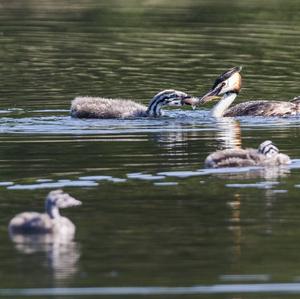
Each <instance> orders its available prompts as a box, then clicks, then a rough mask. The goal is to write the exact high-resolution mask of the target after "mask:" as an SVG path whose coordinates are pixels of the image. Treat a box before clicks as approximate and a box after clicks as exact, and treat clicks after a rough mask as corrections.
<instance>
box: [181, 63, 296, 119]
mask: <svg viewBox="0 0 300 299" xmlns="http://www.w3.org/2000/svg"><path fill="white" fill-rule="evenodd" d="M241 70H242V68H241V67H234V68H232V69H230V70H228V71H226V72H225V73H223V74H222V75H221V76H219V77H218V78H217V79H216V81H215V83H214V85H213V87H212V88H211V90H209V91H208V92H207V93H206V94H205V95H204V96H202V97H201V98H189V99H186V100H184V103H185V104H188V105H193V106H197V105H200V104H204V103H207V102H210V101H212V100H214V99H216V98H217V99H220V98H221V99H220V100H219V102H218V103H217V104H216V105H215V106H214V107H213V108H212V110H211V115H212V116H213V117H224V116H225V117H227V116H230V117H234V116H290V115H297V114H299V113H300V97H296V98H294V99H293V100H291V101H274V100H271V101H268V100H256V101H247V102H244V103H240V104H237V105H235V106H233V107H230V105H231V104H232V103H233V101H234V100H235V98H236V97H237V95H238V94H239V92H240V89H241V87H242V78H241V75H240V71H241Z"/></svg>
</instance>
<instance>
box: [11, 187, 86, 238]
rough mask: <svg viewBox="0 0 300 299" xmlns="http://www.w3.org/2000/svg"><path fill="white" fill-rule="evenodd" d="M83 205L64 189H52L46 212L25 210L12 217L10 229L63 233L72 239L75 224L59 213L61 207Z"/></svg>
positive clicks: (29, 232) (46, 202) (25, 231)
mask: <svg viewBox="0 0 300 299" xmlns="http://www.w3.org/2000/svg"><path fill="white" fill-rule="evenodd" d="M79 205H81V201H79V200H77V199H75V198H73V197H71V196H70V195H69V194H68V193H65V192H63V191H62V190H55V191H51V192H50V193H49V194H48V195H47V197H46V200H45V210H46V213H37V212H23V213H21V214H18V215H16V216H15V217H14V218H12V219H11V221H10V222H9V225H8V230H9V233H10V235H11V236H13V235H14V234H24V235H26V234H30V235H33V234H62V235H64V236H68V239H72V238H73V236H74V234H75V225H74V224H73V223H72V222H71V221H70V220H69V219H68V218H66V217H63V216H61V215H60V214H59V209H60V208H68V207H72V206H79Z"/></svg>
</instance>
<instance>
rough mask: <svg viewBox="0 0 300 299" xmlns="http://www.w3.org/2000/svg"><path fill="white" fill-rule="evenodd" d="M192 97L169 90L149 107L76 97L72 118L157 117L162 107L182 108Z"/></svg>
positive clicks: (124, 101)
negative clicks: (185, 100)
mask: <svg viewBox="0 0 300 299" xmlns="http://www.w3.org/2000/svg"><path fill="white" fill-rule="evenodd" d="M189 98H190V96H189V95H187V94H186V93H184V92H181V91H177V90H173V89H167V90H164V91H161V92H159V93H158V94H156V95H155V96H154V97H153V99H152V100H151V101H150V103H149V106H148V107H146V106H144V105H142V104H139V103H136V102H133V101H131V100H120V99H108V98H100V97H76V98H75V99H74V100H73V101H72V104H71V116H73V117H78V118H132V117H146V116H150V117H157V116H161V115H162V114H163V113H162V111H161V107H162V106H182V105H184V103H183V102H182V101H183V100H184V99H189Z"/></svg>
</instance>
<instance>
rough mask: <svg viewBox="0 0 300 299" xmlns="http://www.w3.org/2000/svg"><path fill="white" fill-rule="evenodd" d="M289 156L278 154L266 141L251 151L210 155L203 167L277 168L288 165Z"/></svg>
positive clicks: (234, 150)
mask: <svg viewBox="0 0 300 299" xmlns="http://www.w3.org/2000/svg"><path fill="white" fill-rule="evenodd" d="M290 163H291V160H290V158H289V156H287V155H285V154H282V153H279V150H278V148H277V147H276V146H275V145H274V144H273V143H272V141H270V140H266V141H264V142H263V143H261V144H260V145H259V148H258V149H257V150H256V149H253V148H249V149H225V150H219V151H216V152H214V153H212V154H210V155H209V156H208V157H207V158H206V159H205V162H204V164H205V167H209V168H220V167H244V166H279V165H287V164H290Z"/></svg>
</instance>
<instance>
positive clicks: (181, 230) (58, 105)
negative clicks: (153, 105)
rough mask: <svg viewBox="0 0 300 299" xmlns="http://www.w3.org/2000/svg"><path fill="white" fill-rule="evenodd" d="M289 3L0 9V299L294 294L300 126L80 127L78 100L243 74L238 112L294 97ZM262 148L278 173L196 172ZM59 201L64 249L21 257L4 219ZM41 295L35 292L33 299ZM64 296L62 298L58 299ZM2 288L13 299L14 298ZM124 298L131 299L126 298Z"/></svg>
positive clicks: (46, 247)
mask: <svg viewBox="0 0 300 299" xmlns="http://www.w3.org/2000/svg"><path fill="white" fill-rule="evenodd" d="M299 9H300V3H299V2H298V1H296V0H285V1H283V0H270V1H261V0H245V1H234V0H232V1H217V0H213V1H211V0H207V1H205V0H202V1H196V0H186V1H179V0H178V1H171V0H148V1H133V0H130V1H121V0H119V1H117V0H114V1H98V0H87V1H83V0H82V1H80V0H75V1H66V0H63V1H53V0H52V1H45V0H43V1H40V0H39V1H37V0H26V1H11V0H10V1H8V0H7V1H5V0H4V1H1V3H0V43H1V47H0V65H1V80H0V90H1V93H0V99H1V110H0V114H1V119H0V159H1V164H0V167H1V171H0V204H1V210H0V234H1V246H0V260H1V267H0V281H1V283H0V297H3V298H5V297H8V296H11V297H10V298H13V297H15V298H21V297H25V296H29V297H32V296H33V295H36V297H35V298H45V296H47V298H48V297H49V298H52V297H53V296H56V298H70V297H67V295H70V296H75V295H78V297H76V298H87V297H89V295H98V296H100V295H103V296H109V295H115V296H116V297H120V298H123V297H124V296H123V295H127V297H134V298H137V297H138V296H141V295H143V296H145V295H156V298H160V297H161V298H165V297H166V296H167V295H168V294H169V295H170V296H172V297H173V296H174V295H175V294H177V296H176V298H181V297H185V296H184V295H189V294H190V295H193V297H195V296H196V297H197V296H198V297H205V298H207V297H209V298H262V297H264V298H273V297H274V298H275V297H276V298H287V297H289V296H291V297H293V296H292V295H290V293H293V292H295V293H296V294H298V296H299V294H300V284H299V282H300V254H299V252H300V217H299V215H300V189H299V188H300V143H299V142H298V139H299V138H300V130H299V126H300V117H294V118H284V119H280V118H274V119H268V120H266V119H264V118H259V117H258V118H253V119H249V118H246V117H245V118H239V119H226V120H223V121H218V122H216V121H215V120H213V119H211V118H210V117H209V113H208V111H209V107H205V108H203V109H202V110H196V111H192V110H190V109H189V108H185V109H181V110H179V109H172V110H171V109H170V110H168V111H166V116H165V117H163V118H160V119H134V120H77V119H71V118H70V117H69V115H68V109H69V106H70V101H71V99H72V98H74V96H76V95H101V96H108V97H118V98H131V99H135V100H137V101H140V102H143V103H145V104H146V103H147V102H148V101H149V99H150V98H151V97H152V96H153V95H154V94H155V93H156V92H158V91H160V90H162V89H165V88H176V89H179V90H183V91H186V92H190V93H191V94H195V95H200V94H202V93H204V92H205V91H206V90H207V88H209V87H210V86H211V84H212V82H213V81H214V79H215V77H216V76H217V75H219V74H220V73H221V72H223V71H225V70H226V69H227V68H229V67H232V66H235V65H243V67H244V69H243V72H242V75H243V79H244V83H243V84H244V85H243V86H244V87H243V90H242V93H241V94H240V95H239V97H238V100H237V102H239V101H243V100H246V99H253V98H268V99H290V98H293V97H294V96H296V95H299V94H300V89H299V78H300V37H299V32H300V23H299V13H298V11H299ZM265 139H272V140H273V141H274V143H275V144H276V145H277V146H278V147H279V148H280V149H281V150H282V152H284V153H286V154H288V155H290V156H291V158H292V159H293V163H292V165H291V166H290V167H286V168H281V169H253V168H247V169H227V170H220V171H211V170H209V171H208V170H204V169H203V161H204V159H205V157H206V156H207V155H208V154H209V153H210V152H212V151H214V150H216V149H219V148H230V147H233V146H235V145H240V144H242V145H243V146H244V147H257V145H258V144H259V143H260V142H262V141H264V140H265ZM55 188H64V190H66V191H67V192H69V193H71V194H72V195H73V196H74V197H76V198H78V199H80V200H81V201H83V205H82V206H81V207H79V208H77V209H76V208H74V209H69V210H66V211H63V214H64V215H66V216H67V217H69V218H70V219H72V221H73V222H74V223H76V225H77V234H76V239H75V241H74V242H73V243H71V244H65V245H62V244H52V245H51V244H39V245H34V244H17V245H15V244H13V243H12V242H11V241H10V240H9V237H8V234H7V224H8V222H9V219H10V218H11V217H12V216H13V215H15V214H16V213H19V212H21V211H25V210H38V211H41V210H42V209H43V199H44V197H45V195H46V194H47V192H49V190H51V189H55ZM32 288H34V289H35V288H38V290H36V289H35V290H32ZM54 288H59V289H54ZM8 289H9V290H8ZM127 297H126V298H127Z"/></svg>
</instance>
